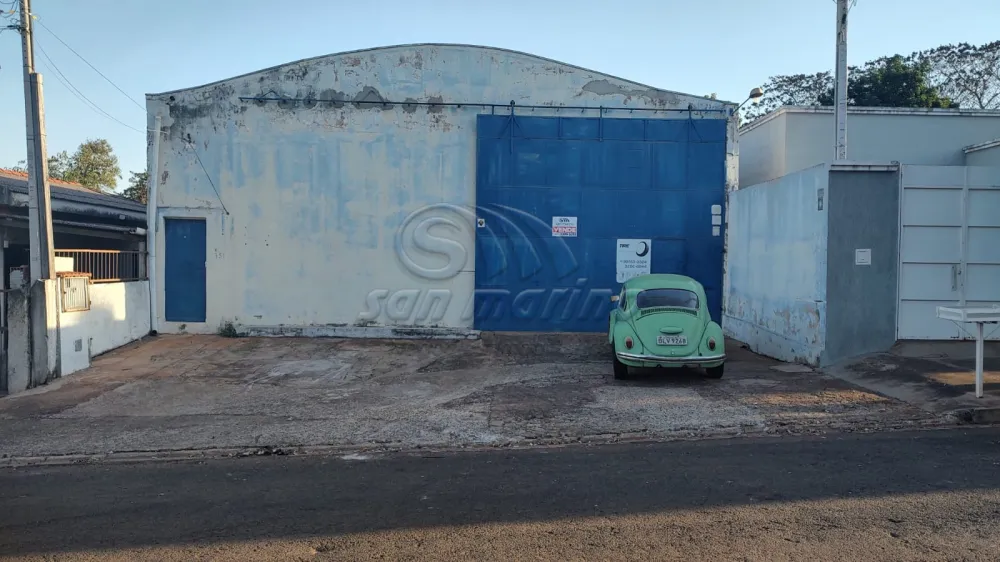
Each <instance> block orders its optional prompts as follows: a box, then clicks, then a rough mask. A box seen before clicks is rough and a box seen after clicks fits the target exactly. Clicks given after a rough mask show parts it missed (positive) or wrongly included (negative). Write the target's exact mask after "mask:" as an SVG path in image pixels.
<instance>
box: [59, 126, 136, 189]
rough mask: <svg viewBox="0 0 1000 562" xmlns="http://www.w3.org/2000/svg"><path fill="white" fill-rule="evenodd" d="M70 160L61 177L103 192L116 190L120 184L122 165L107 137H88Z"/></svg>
mask: <svg viewBox="0 0 1000 562" xmlns="http://www.w3.org/2000/svg"><path fill="white" fill-rule="evenodd" d="M70 160H71V164H70V166H69V168H68V169H67V170H66V171H65V173H64V175H63V177H62V178H61V179H64V180H66V181H75V182H77V183H79V184H82V185H83V186H85V187H89V188H91V189H93V190H95V191H101V192H111V191H114V189H115V187H117V186H118V178H120V177H121V175H122V171H121V167H120V166H119V165H118V157H117V156H115V153H114V149H112V148H111V143H109V142H108V141H106V140H105V139H88V140H87V141H86V142H84V143H83V144H81V145H80V147H79V148H77V149H76V152H75V153H73V156H72V157H71V158H70ZM50 175H51V173H50Z"/></svg>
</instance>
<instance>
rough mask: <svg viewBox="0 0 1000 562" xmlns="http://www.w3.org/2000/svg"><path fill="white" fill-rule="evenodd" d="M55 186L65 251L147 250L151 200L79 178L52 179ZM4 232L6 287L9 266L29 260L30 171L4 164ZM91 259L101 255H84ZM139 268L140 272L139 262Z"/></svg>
mask: <svg viewBox="0 0 1000 562" xmlns="http://www.w3.org/2000/svg"><path fill="white" fill-rule="evenodd" d="M49 189H50V193H51V197H52V235H53V238H54V244H53V248H54V249H55V250H57V251H59V250H62V251H63V252H58V253H59V254H64V255H63V257H66V256H67V255H68V254H65V252H66V251H68V250H119V251H120V250H124V251H132V252H143V251H145V244H146V206H145V205H143V204H141V203H136V202H135V201H132V200H130V199H126V198H124V197H120V196H117V195H107V194H103V193H98V192H96V191H93V190H91V189H88V188H86V187H84V186H82V185H80V184H78V183H74V182H65V181H61V180H50V182H49ZM0 237H2V241H3V248H4V251H3V258H2V261H0V269H2V271H4V275H3V277H4V283H5V285H4V288H7V285H6V284H7V283H9V275H8V273H9V271H10V270H11V269H12V268H16V267H21V266H25V265H28V175H27V174H25V173H24V172H18V171H14V170H6V169H2V168H0ZM91 259H92V261H95V262H96V261H97V258H96V257H94V258H91V257H90V256H87V257H86V258H84V257H82V256H78V260H79V261H81V262H83V261H88V260H91ZM132 261H133V262H136V260H132ZM138 263H139V262H136V265H138ZM79 265H81V266H82V265H85V264H84V263H80V264H79ZM95 265H101V266H105V265H110V264H96V263H95ZM123 267H124V266H123ZM104 269H105V270H107V271H102V272H95V273H99V274H100V273H107V274H109V275H110V274H111V273H112V272H111V271H110V270H108V268H107V267H104ZM133 269H136V270H135V274H136V275H138V274H139V270H138V268H136V267H133ZM142 270H143V271H144V266H143V267H142Z"/></svg>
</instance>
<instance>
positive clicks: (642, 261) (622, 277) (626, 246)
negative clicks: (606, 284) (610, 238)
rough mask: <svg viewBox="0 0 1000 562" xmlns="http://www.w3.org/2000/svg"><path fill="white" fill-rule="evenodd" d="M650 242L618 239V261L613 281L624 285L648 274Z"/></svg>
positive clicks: (650, 254)
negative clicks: (630, 280) (632, 279)
mask: <svg viewBox="0 0 1000 562" xmlns="http://www.w3.org/2000/svg"><path fill="white" fill-rule="evenodd" d="M652 254H653V246H652V240H649V239H648V238H647V239H619V240H618V259H617V260H616V263H617V268H616V271H615V281H617V282H619V283H624V282H626V281H628V280H629V279H631V278H633V277H637V276H639V275H646V274H648V273H649V272H650V268H649V264H650V263H651V262H652V257H653V256H652Z"/></svg>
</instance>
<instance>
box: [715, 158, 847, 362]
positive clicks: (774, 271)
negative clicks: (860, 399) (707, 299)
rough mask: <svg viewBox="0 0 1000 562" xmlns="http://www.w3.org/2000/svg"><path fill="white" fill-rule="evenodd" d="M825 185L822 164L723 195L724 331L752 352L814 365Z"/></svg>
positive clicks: (822, 304) (820, 341)
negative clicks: (725, 197)
mask: <svg viewBox="0 0 1000 562" xmlns="http://www.w3.org/2000/svg"><path fill="white" fill-rule="evenodd" d="M828 179H829V171H828V168H827V166H825V165H822V166H816V167H813V168H809V169H807V170H803V171H801V172H797V173H794V174H789V175H788V176H785V177H783V178H781V179H778V180H774V181H771V182H767V183H764V184H759V185H755V186H750V187H747V188H743V189H740V190H738V191H736V192H733V193H730V194H729V233H730V234H729V253H728V261H727V265H728V277H727V280H726V287H725V294H726V299H725V302H724V305H723V306H724V310H723V324H722V326H723V329H724V331H725V333H726V335H727V336H729V337H732V338H735V339H737V340H739V341H742V342H744V343H746V344H747V345H748V346H749V347H750V349H752V350H753V351H755V352H757V353H761V354H764V355H768V356H770V357H775V358H777V359H781V360H784V361H795V362H802V363H807V364H812V365H818V364H819V363H820V359H821V356H822V353H823V348H824V346H825V342H826V278H827V273H826V269H827V264H826V251H827V208H828V207H827V204H826V199H827V194H826V192H827V188H828V185H827V184H828ZM820 201H822V204H820Z"/></svg>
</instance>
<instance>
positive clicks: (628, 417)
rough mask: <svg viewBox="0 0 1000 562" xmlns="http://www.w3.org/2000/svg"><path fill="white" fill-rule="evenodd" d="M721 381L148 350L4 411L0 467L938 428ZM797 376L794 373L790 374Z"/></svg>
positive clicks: (407, 356)
mask: <svg viewBox="0 0 1000 562" xmlns="http://www.w3.org/2000/svg"><path fill="white" fill-rule="evenodd" d="M727 351H728V352H729V353H730V360H729V362H728V363H727V367H726V368H727V371H726V376H725V378H723V379H721V380H711V379H707V378H705V377H703V376H702V375H701V374H700V373H697V372H690V373H688V372H682V373H676V372H668V371H664V372H650V373H642V374H640V375H639V376H637V377H636V378H635V379H634V380H630V381H614V380H612V379H611V376H610V374H611V365H610V362H609V358H608V356H607V348H606V344H604V342H603V341H602V337H601V336H600V335H597V336H594V335H572V334H570V335H551V336H544V337H543V336H538V335H531V336H526V335H491V336H489V337H487V338H485V339H484V340H480V341H377V340H335V339H282V338H233V339H229V338H221V337H212V336H160V337H157V338H154V339H152V340H149V341H146V342H141V343H139V344H137V345H132V346H128V347H126V348H123V349H120V350H117V351H115V352H112V353H110V354H108V355H105V356H103V357H100V358H98V359H96V360H95V362H94V367H92V368H91V369H89V370H87V371H84V372H81V373H78V374H74V375H72V376H70V377H68V378H66V379H63V380H61V381H58V382H57V383H55V384H51V385H49V386H47V387H43V388H40V389H36V390H35V391H32V392H29V393H26V394H22V395H15V396H13V397H7V398H4V399H0V419H3V423H2V424H0V455H3V456H5V457H7V458H11V457H33V456H45V455H65V454H104V453H107V452H124V451H161V450H183V449H207V448H232V447H263V446H267V447H296V446H317V445H333V446H343V447H396V448H410V447H416V446H438V447H462V446H481V445H507V444H526V443H553V442H572V441H577V440H581V439H604V440H616V439H636V438H643V439H645V438H653V439H659V438H673V437H697V436H709V435H740V434H745V433H763V434H767V433H801V432H821V431H827V430H831V429H832V430H841V431H842V430H864V431H871V430H876V429H894V428H907V427H914V426H918V425H919V426H923V425H927V424H931V425H933V424H938V423H941V420H940V418H937V417H932V416H929V415H928V414H926V413H924V412H921V411H919V410H917V409H916V408H914V407H912V406H909V405H906V404H904V403H902V402H898V401H894V400H891V399H888V398H885V397H882V396H880V395H877V394H874V393H872V392H868V391H865V390H862V389H860V388H858V387H855V386H852V385H850V384H849V383H845V382H843V381H841V380H838V379H835V378H831V377H828V376H826V375H823V374H821V373H817V372H812V371H810V370H805V372H784V371H781V370H777V369H778V368H781V367H782V366H781V364H779V363H777V362H774V361H770V360H767V359H764V358H761V357H758V356H755V355H753V354H751V353H749V352H747V351H746V350H744V349H741V348H740V346H739V344H737V343H735V342H730V343H729V344H727ZM793 371H795V370H794V369H793Z"/></svg>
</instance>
